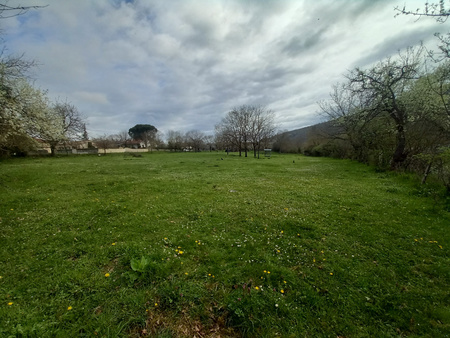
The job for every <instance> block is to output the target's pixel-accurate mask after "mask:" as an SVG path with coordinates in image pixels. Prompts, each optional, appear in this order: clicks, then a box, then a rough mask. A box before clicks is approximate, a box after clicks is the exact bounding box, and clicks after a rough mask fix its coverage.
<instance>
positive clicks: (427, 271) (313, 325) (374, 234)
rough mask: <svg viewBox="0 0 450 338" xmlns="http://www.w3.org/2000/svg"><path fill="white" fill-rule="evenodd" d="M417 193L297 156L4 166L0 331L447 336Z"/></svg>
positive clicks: (394, 179) (445, 291)
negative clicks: (258, 158)
mask: <svg viewBox="0 0 450 338" xmlns="http://www.w3.org/2000/svg"><path fill="white" fill-rule="evenodd" d="M221 158H223V160H222V159H221ZM425 195H426V194H425V192H424V189H422V188H420V187H418V185H417V184H416V182H415V181H414V180H412V179H408V178H407V177H406V176H399V175H394V174H390V173H379V172H376V171H375V170H374V169H372V168H370V167H368V166H365V165H362V164H359V163H355V162H350V161H342V160H333V159H325V158H311V157H302V156H299V155H295V156H294V155H273V156H272V158H270V159H260V160H257V159H253V158H239V157H238V156H235V155H229V156H226V154H223V153H200V154H194V153H179V154H171V153H152V154H143V155H142V157H128V156H123V155H107V156H101V157H97V156H89V155H86V156H79V157H61V158H24V159H13V160H5V161H2V162H0V276H1V277H0V336H2V337H8V336H13V337H20V336H23V337H52V336H55V337H83V336H86V337H93V336H100V337H116V336H130V337H137V336H145V335H148V336H151V337H183V336H185V337H193V336H194V335H195V336H197V337H219V336H220V337H227V336H231V337H233V336H249V337H274V336H277V335H278V336H282V337H303V336H305V337H316V336H329V337H337V336H341V337H344V336H345V337H368V336H372V337H389V336H393V337H395V336H428V337H445V336H449V335H450V294H449V285H450V264H449V247H450V241H449V239H450V238H449V237H450V231H449V226H450V213H449V212H448V211H446V210H445V209H444V208H443V207H442V206H440V205H439V204H437V203H436V202H435V200H434V199H432V198H430V197H426V196H425Z"/></svg>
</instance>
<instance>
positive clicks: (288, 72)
mask: <svg viewBox="0 0 450 338" xmlns="http://www.w3.org/2000/svg"><path fill="white" fill-rule="evenodd" d="M415 2H416V3H415V4H412V5H411V6H413V7H414V6H420V5H421V1H420V0H417V1H415ZM31 3H32V4H35V1H32V0H23V2H22V3H21V4H23V5H27V4H31ZM395 5H396V4H395V3H392V1H387V0H383V1H373V0H364V1H362V0H361V1H357V2H356V1H350V0H347V1H339V2H338V1H331V0H321V1H314V2H310V1H305V0H303V1H294V0H286V1H278V0H265V1H256V0H246V1H242V0H228V1H225V0H215V1H206V0H205V1H198V0H197V1H194V0H183V1H182V0H171V1H165V0H152V1H144V0H134V1H120V0H95V1H94V0H86V1H82V2H79V1H54V2H52V3H50V5H49V6H48V7H46V8H43V9H40V10H38V11H30V12H28V13H27V14H26V15H24V16H22V17H17V18H13V19H8V22H6V20H5V21H4V22H5V23H3V22H2V24H4V26H3V27H4V32H5V42H6V45H7V46H8V48H9V49H10V50H11V51H12V52H14V53H19V54H21V53H23V52H25V54H26V56H27V57H28V58H32V59H36V60H38V61H39V62H40V63H41V66H40V67H39V68H38V69H36V70H35V73H36V78H37V83H38V85H39V86H40V87H43V88H48V90H49V93H50V96H51V97H54V98H58V97H64V98H67V99H68V100H69V101H70V102H72V103H73V104H75V105H76V106H77V107H79V109H80V110H81V111H82V112H83V113H84V114H85V115H86V116H88V122H89V126H88V128H89V129H91V130H92V133H93V134H103V133H111V134H112V133H117V132H119V131H122V130H127V129H129V128H130V127H132V126H134V125H135V124H138V123H149V124H152V125H155V126H156V127H157V128H158V129H159V130H162V131H167V130H169V129H172V130H180V131H188V130H190V129H199V130H204V131H208V132H212V131H213V130H214V125H215V124H216V123H218V122H219V121H220V120H221V118H222V117H223V116H224V115H225V114H226V112H227V111H228V110H229V109H231V108H233V107H235V106H238V105H241V104H263V105H266V106H267V107H268V108H270V109H273V110H274V111H275V113H276V116H277V117H278V121H279V124H280V128H283V129H284V128H288V129H296V128H299V127H302V126H304V125H310V124H312V123H314V122H315V121H317V122H318V121H320V117H319V116H318V115H317V114H316V111H317V105H316V102H317V101H319V100H321V99H324V98H327V97H328V92H329V91H330V89H331V85H332V84H333V83H335V82H337V81H339V80H342V74H344V73H345V72H346V70H348V69H351V68H353V67H355V66H356V65H362V66H368V65H370V64H371V63H373V62H376V61H378V60H379V59H380V58H383V57H385V56H387V55H390V54H394V53H395V52H396V51H397V50H398V49H400V48H403V47H404V46H405V44H406V43H408V44H409V43H414V41H415V39H416V38H417V42H418V41H419V40H420V39H423V40H429V39H432V38H433V36H432V32H434V31H438V28H437V24H436V23H435V22H434V21H432V20H428V21H425V20H422V21H421V22H419V23H416V22H414V20H411V19H410V18H408V17H398V18H394V15H395V13H394V10H393V7H394V6H395ZM92 133H91V134H92Z"/></svg>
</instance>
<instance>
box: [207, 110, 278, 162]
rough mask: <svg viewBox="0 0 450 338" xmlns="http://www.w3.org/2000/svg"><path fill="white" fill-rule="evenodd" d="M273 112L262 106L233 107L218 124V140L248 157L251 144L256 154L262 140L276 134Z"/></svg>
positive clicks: (240, 154)
mask: <svg viewBox="0 0 450 338" xmlns="http://www.w3.org/2000/svg"><path fill="white" fill-rule="evenodd" d="M273 122H274V115H273V112H272V111H270V110H267V109H266V108H264V107H261V106H250V105H242V106H240V107H237V108H234V109H232V110H231V111H230V112H228V114H227V115H226V116H225V117H224V118H223V119H222V121H221V122H220V123H219V124H218V125H216V140H217V142H218V143H221V144H224V145H226V147H227V149H229V148H233V149H237V150H238V151H239V156H242V151H244V154H245V157H247V153H248V149H249V145H252V146H253V150H254V156H255V157H256V154H257V151H258V149H259V148H260V146H261V142H262V141H263V140H265V139H268V138H269V137H271V136H272V135H273V134H274V131H275V127H274V123H273Z"/></svg>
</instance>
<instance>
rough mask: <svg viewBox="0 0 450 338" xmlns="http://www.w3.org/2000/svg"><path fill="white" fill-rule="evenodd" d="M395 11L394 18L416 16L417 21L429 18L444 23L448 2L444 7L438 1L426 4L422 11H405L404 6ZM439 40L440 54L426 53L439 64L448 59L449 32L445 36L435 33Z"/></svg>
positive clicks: (448, 10)
mask: <svg viewBox="0 0 450 338" xmlns="http://www.w3.org/2000/svg"><path fill="white" fill-rule="evenodd" d="M394 10H395V11H397V14H396V16H398V15H402V14H403V15H413V16H417V17H418V18H419V19H420V18H422V17H431V18H434V19H435V20H436V21H437V22H440V23H445V22H446V21H447V20H448V18H449V16H450V1H449V4H448V5H445V1H444V0H440V1H439V2H428V1H427V2H426V3H425V6H424V8H423V9H420V8H417V9H416V10H415V11H413V10H410V9H407V8H406V6H403V7H402V8H400V7H398V6H397V7H395V8H394ZM434 36H436V37H437V38H438V39H439V44H438V48H439V50H440V52H439V53H438V54H437V55H436V53H434V52H433V51H428V54H429V56H430V57H431V58H432V59H433V60H434V61H435V62H440V61H442V60H444V59H448V58H450V32H447V33H446V34H441V33H435V34H434Z"/></svg>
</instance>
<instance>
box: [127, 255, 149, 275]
mask: <svg viewBox="0 0 450 338" xmlns="http://www.w3.org/2000/svg"><path fill="white" fill-rule="evenodd" d="M149 265H150V260H149V259H148V258H146V257H144V256H142V257H141V259H140V260H137V259H132V260H131V268H132V269H133V271H137V272H145V271H146V270H147V269H148V267H149Z"/></svg>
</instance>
